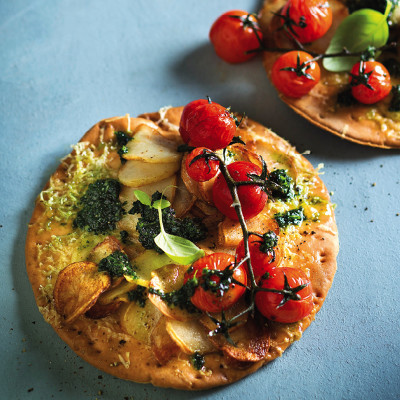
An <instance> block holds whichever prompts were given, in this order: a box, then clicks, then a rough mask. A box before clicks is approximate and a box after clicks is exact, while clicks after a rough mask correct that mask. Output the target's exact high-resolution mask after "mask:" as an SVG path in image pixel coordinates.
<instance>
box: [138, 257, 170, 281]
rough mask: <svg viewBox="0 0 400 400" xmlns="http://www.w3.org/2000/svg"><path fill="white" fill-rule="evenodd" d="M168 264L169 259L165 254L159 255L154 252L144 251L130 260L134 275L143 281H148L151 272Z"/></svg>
mask: <svg viewBox="0 0 400 400" xmlns="http://www.w3.org/2000/svg"><path fill="white" fill-rule="evenodd" d="M170 263H171V259H170V258H169V257H168V256H167V255H166V254H159V253H157V252H156V251H155V250H146V251H144V252H143V253H142V254H140V255H139V256H138V257H136V258H135V259H134V260H132V265H133V267H134V269H135V271H136V275H137V276H138V278H139V279H142V280H145V281H150V279H151V273H152V272H153V271H155V270H156V269H158V268H161V267H163V266H164V265H167V264H170Z"/></svg>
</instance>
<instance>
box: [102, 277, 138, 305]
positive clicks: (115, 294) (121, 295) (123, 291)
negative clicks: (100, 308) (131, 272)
mask: <svg viewBox="0 0 400 400" xmlns="http://www.w3.org/2000/svg"><path fill="white" fill-rule="evenodd" d="M137 285H138V284H137V282H136V281H133V282H128V281H125V280H124V281H123V282H122V283H121V284H119V285H118V286H115V287H113V288H112V289H110V290H107V291H106V292H104V293H103V294H102V295H101V296H100V297H99V299H98V303H99V304H101V305H107V304H110V303H115V302H120V301H124V302H127V301H129V300H128V296H127V293H128V292H130V291H131V290H133V289H135V288H136V286H137Z"/></svg>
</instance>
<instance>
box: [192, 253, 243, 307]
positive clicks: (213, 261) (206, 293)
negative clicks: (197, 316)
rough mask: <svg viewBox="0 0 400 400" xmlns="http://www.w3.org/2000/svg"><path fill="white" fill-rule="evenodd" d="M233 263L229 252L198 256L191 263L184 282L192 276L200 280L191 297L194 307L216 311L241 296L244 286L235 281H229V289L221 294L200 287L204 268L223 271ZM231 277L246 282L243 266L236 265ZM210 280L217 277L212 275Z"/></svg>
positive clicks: (234, 301) (215, 279)
mask: <svg viewBox="0 0 400 400" xmlns="http://www.w3.org/2000/svg"><path fill="white" fill-rule="evenodd" d="M234 264H235V258H234V257H233V256H231V255H230V254H226V253H213V254H210V255H208V256H205V257H202V258H200V259H199V260H197V261H196V262H195V263H194V264H193V265H192V270H191V271H190V272H189V273H186V275H185V283H186V282H187V280H188V279H191V278H193V277H194V276H196V277H197V279H198V280H199V282H200V285H199V286H198V287H197V288H196V291H195V293H194V295H193V296H192V298H191V302H192V303H193V305H194V306H195V307H197V308H198V309H200V310H202V311H206V312H211V313H216V312H220V311H222V310H227V309H228V308H230V307H232V306H233V305H234V304H235V303H236V302H237V301H238V300H239V299H240V298H241V297H242V296H243V294H244V292H245V291H246V288H245V287H243V286H241V285H238V284H235V283H231V284H230V286H229V289H228V290H227V291H226V292H224V293H223V295H222V296H221V295H220V294H218V293H214V292H212V291H211V290H205V289H203V287H202V280H201V279H202V278H201V276H202V271H203V269H204V268H207V269H209V270H220V271H223V270H225V269H226V268H228V267H230V268H232V267H233V266H234ZM232 277H233V279H235V280H236V281H238V282H240V283H241V284H243V285H246V284H247V275H246V272H245V270H244V268H243V266H239V267H237V268H236V269H235V271H234V272H233V276H232ZM212 280H213V281H215V282H219V278H218V277H213V278H212Z"/></svg>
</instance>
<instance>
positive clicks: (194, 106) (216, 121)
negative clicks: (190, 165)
mask: <svg viewBox="0 0 400 400" xmlns="http://www.w3.org/2000/svg"><path fill="white" fill-rule="evenodd" d="M179 133H180V134H181V137H182V139H183V141H184V142H185V143H187V144H188V145H189V146H193V147H206V148H208V149H210V150H219V149H223V148H224V147H226V146H228V145H229V143H230V142H231V141H232V139H233V136H234V135H235V133H236V123H235V120H234V119H233V118H232V116H231V114H230V113H229V111H228V110H227V109H226V108H225V107H223V106H221V105H219V104H217V103H214V102H210V101H207V100H195V101H192V102H191V103H189V104H187V105H186V106H185V108H184V109H183V112H182V117H181V120H180V124H179Z"/></svg>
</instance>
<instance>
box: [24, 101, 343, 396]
mask: <svg viewBox="0 0 400 400" xmlns="http://www.w3.org/2000/svg"><path fill="white" fill-rule="evenodd" d="M232 121H233V122H232ZM202 145H205V146H204V147H203V146H202ZM235 182H236V183H235ZM240 182H241V183H240ZM232 190H233V192H232ZM232 193H233V194H232ZM229 196H231V197H229ZM232 196H233V197H232ZM233 199H235V201H233ZM233 203H234V204H233ZM232 210H237V211H238V212H237V213H232ZM337 253H338V234H337V228H336V223H335V217H334V207H333V205H332V204H331V202H330V197H329V193H328V191H327V189H326V187H325V186H324V184H323V182H322V180H321V178H320V172H319V168H317V169H314V168H313V167H312V165H311V164H310V163H309V162H308V161H307V160H306V159H305V158H304V157H303V156H302V155H300V154H299V153H298V152H296V150H295V149H294V148H293V147H292V146H291V145H290V144H289V143H287V142H286V141H285V140H283V139H282V138H280V137H279V136H277V135H276V134H274V133H273V132H271V131H270V130H269V129H267V128H265V127H264V126H262V125H260V124H258V123H256V122H254V121H252V120H251V119H249V118H247V117H244V118H241V117H240V116H238V115H234V114H232V113H231V112H230V111H229V110H227V109H225V108H223V107H222V106H219V105H218V104H216V103H213V102H211V101H207V100H198V101H194V102H192V103H189V105H187V106H186V107H185V109H183V108H182V107H176V108H164V109H161V110H160V111H158V112H155V113H149V114H144V115H141V116H139V117H137V118H131V117H130V116H129V115H126V116H123V117H115V118H110V119H105V120H102V121H100V122H98V123H97V124H96V125H94V126H93V127H92V128H91V129H90V130H89V131H88V132H87V133H86V134H85V135H84V136H83V137H82V139H81V140H80V141H79V142H78V143H77V144H76V145H74V146H73V151H72V152H71V153H70V154H69V155H67V156H66V157H65V158H64V159H63V160H62V161H61V164H60V165H59V167H58V168H57V170H56V171H55V172H54V174H53V175H52V176H51V177H50V179H49V181H48V183H47V184H46V186H45V188H44V189H43V191H42V192H41V193H40V194H39V196H38V198H37V200H36V204H35V208H34V211H33V215H32V219H31V221H30V224H29V229H28V235H27V240H26V265H27V273H28V276H29V279H30V282H31V284H32V288H33V292H34V296H35V299H36V302H37V305H38V307H39V310H40V312H41V313H42V314H43V316H44V319H45V320H46V321H47V322H48V323H49V324H51V325H52V327H53V328H54V330H55V331H56V332H57V334H58V335H59V336H60V338H61V339H62V340H63V341H64V342H65V343H67V344H68V345H69V346H70V347H71V349H72V350H73V351H74V352H75V353H76V354H77V355H79V356H80V357H82V358H83V359H84V360H86V361H87V362H89V363H90V364H92V365H94V366H95V367H97V368H99V369H100V370H103V371H105V372H107V373H109V374H111V375H114V376H116V377H118V378H121V379H127V380H132V381H136V382H142V383H152V384H153V385H156V386H163V387H173V388H178V389H191V390H198V389H207V388H210V387H215V386H220V385H225V384H229V383H232V382H234V381H237V380H238V379H240V378H242V377H244V376H246V375H248V374H250V373H252V372H254V371H256V370H258V369H259V368H260V367H262V366H263V365H265V364H267V363H268V362H270V361H272V360H274V359H275V358H277V357H279V356H281V355H282V353H283V352H284V350H285V349H286V348H287V347H288V346H289V345H290V344H292V343H293V342H294V341H296V340H299V339H300V338H301V336H302V334H303V332H304V331H305V329H306V328H307V327H308V326H309V325H310V323H311V322H312V321H313V320H314V318H315V315H316V313H317V312H318V311H319V310H320V308H321V306H322V304H323V302H324V300H325V298H326V296H327V293H328V290H329V288H330V287H331V284H332V280H333V277H334V274H335V271H336V256H337Z"/></svg>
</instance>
